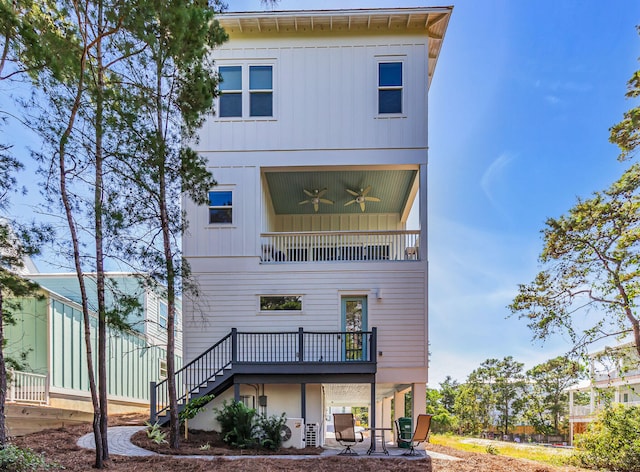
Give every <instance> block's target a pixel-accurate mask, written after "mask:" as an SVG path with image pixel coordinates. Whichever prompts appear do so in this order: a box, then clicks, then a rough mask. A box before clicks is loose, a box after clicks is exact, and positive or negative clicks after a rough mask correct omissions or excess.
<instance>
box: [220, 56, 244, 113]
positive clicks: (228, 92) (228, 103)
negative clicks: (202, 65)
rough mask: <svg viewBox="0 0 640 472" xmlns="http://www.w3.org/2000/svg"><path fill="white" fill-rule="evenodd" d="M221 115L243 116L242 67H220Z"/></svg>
mask: <svg viewBox="0 0 640 472" xmlns="http://www.w3.org/2000/svg"><path fill="white" fill-rule="evenodd" d="M219 72H220V78H221V82H220V85H219V88H220V92H221V94H220V110H219V113H220V116H221V117H233V116H242V67H240V66H226V67H220V69H219Z"/></svg>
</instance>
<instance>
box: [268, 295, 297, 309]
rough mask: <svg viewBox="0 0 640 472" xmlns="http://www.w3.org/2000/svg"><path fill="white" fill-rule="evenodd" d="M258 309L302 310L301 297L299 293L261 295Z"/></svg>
mask: <svg viewBox="0 0 640 472" xmlns="http://www.w3.org/2000/svg"><path fill="white" fill-rule="evenodd" d="M260 311H302V297H301V296H299V295H293V296H291V295H288V296H272V295H268V296H261V297H260Z"/></svg>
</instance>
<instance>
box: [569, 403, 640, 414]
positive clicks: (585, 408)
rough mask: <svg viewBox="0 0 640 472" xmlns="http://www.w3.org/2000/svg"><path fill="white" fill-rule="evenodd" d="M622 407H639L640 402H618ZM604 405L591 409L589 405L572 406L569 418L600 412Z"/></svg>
mask: <svg viewBox="0 0 640 472" xmlns="http://www.w3.org/2000/svg"><path fill="white" fill-rule="evenodd" d="M619 403H620V404H621V405H624V406H640V401H632V402H619ZM603 408H604V405H600V404H598V405H595V406H594V408H591V405H573V406H572V407H571V410H570V413H569V414H570V416H590V415H592V414H594V413H597V412H598V411H600V410H602V409H603Z"/></svg>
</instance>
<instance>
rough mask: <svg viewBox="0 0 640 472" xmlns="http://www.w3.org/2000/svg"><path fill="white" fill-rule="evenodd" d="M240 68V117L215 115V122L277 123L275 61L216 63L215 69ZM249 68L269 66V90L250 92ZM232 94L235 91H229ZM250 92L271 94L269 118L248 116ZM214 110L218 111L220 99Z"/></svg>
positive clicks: (257, 60) (258, 60) (250, 60)
mask: <svg viewBox="0 0 640 472" xmlns="http://www.w3.org/2000/svg"><path fill="white" fill-rule="evenodd" d="M230 66H241V67H242V91H241V92H242V116H219V115H218V114H216V116H215V120H216V121H277V119H278V118H277V116H278V101H277V96H278V95H277V93H276V91H277V90H278V80H277V70H278V69H277V67H276V60H275V59H255V60H254V59H247V60H242V61H218V62H216V67H217V68H218V69H217V70H219V68H220V67H230ZM251 66H271V89H256V90H251V89H250V88H249V87H250V84H249V67H251ZM229 92H231V93H234V92H236V91H234V90H230V91H229ZM252 92H271V100H272V101H271V106H272V109H271V111H272V114H271V116H250V115H249V113H251V109H250V107H251V101H250V100H251V93H252ZM216 110H220V97H218V98H216Z"/></svg>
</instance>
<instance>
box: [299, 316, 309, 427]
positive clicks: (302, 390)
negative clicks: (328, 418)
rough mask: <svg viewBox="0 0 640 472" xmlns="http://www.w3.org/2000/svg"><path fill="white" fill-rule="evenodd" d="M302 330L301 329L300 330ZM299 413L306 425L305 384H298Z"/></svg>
mask: <svg viewBox="0 0 640 472" xmlns="http://www.w3.org/2000/svg"><path fill="white" fill-rule="evenodd" d="M300 329H302V328H300ZM300 411H301V412H302V420H303V421H304V424H305V425H306V424H307V384H306V383H302V384H300Z"/></svg>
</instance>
